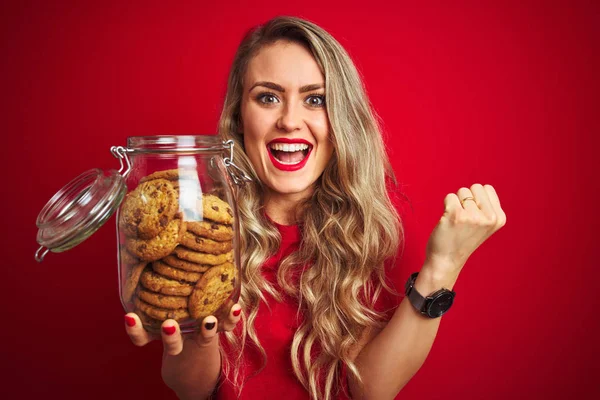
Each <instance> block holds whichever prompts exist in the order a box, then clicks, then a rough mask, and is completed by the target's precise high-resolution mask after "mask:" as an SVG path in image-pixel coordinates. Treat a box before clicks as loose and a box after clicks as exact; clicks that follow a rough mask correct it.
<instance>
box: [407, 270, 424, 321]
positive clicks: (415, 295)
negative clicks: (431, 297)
mask: <svg viewBox="0 0 600 400" xmlns="http://www.w3.org/2000/svg"><path fill="white" fill-rule="evenodd" d="M417 275H419V273H418V272H414V273H413V274H411V276H410V279H409V281H408V282H409V284H408V285H407V296H408V300H409V301H410V303H411V304H412V305H413V307H415V308H416V309H417V311H419V312H420V313H421V314H426V311H425V310H424V309H423V308H424V306H425V300H426V299H425V297H423V296H421V293H419V292H418V291H417V290H416V289H415V287H414V285H415V280H416V279H417Z"/></svg>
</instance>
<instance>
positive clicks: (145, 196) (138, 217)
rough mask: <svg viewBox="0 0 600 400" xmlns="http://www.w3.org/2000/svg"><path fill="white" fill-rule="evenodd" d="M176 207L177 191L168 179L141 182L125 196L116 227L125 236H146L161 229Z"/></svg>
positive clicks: (148, 236) (155, 233) (149, 237)
mask: <svg viewBox="0 0 600 400" xmlns="http://www.w3.org/2000/svg"><path fill="white" fill-rule="evenodd" d="M178 209H179V204H178V202H177V192H176V191H175V189H174V188H173V185H171V183H170V182H169V181H167V180H165V179H157V180H153V181H149V182H144V183H141V184H140V185H139V186H138V187H137V188H135V190H133V191H132V192H131V193H129V194H127V196H126V197H125V200H124V201H123V205H122V206H121V211H120V213H119V227H120V228H121V230H122V231H123V232H124V233H125V235H126V236H128V237H132V238H136V239H146V240H148V239H151V238H153V237H155V236H156V235H158V234H159V233H160V232H161V231H163V230H164V229H165V227H166V226H167V224H168V223H169V222H170V221H171V220H172V219H173V217H174V216H175V213H176V212H177V211H178Z"/></svg>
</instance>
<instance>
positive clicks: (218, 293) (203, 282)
mask: <svg viewBox="0 0 600 400" xmlns="http://www.w3.org/2000/svg"><path fill="white" fill-rule="evenodd" d="M235 280H236V272H235V268H234V266H233V264H232V263H226V264H223V265H219V266H217V267H213V268H211V269H209V270H208V271H207V272H206V273H205V274H204V275H203V276H202V278H200V280H199V281H198V283H197V284H196V287H195V288H194V291H193V292H192V294H191V295H190V298H189V302H188V309H189V311H190V315H191V316H192V318H195V319H202V318H204V317H206V316H208V315H212V314H214V313H215V312H216V311H217V310H219V308H220V307H221V306H222V305H223V303H224V302H225V301H226V300H227V298H228V297H229V296H230V295H231V293H232V292H233V289H234V288H235Z"/></svg>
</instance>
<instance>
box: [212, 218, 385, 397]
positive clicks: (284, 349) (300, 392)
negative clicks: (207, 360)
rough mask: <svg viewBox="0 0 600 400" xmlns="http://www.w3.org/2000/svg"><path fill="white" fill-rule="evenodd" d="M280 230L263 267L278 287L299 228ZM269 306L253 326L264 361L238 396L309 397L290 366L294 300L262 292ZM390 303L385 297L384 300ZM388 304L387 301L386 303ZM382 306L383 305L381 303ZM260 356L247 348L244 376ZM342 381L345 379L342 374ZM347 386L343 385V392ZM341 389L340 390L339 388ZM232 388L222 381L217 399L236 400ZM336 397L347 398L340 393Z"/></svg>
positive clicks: (258, 362) (254, 368)
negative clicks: (274, 249)
mask: <svg viewBox="0 0 600 400" xmlns="http://www.w3.org/2000/svg"><path fill="white" fill-rule="evenodd" d="M275 226H276V227H277V229H278V230H279V232H280V233H281V238H282V240H281V247H280V248H279V251H278V252H277V254H275V255H274V256H273V257H271V258H269V259H268V260H267V262H266V263H265V265H264V266H263V276H264V277H265V278H266V279H267V280H268V281H269V282H271V283H272V284H275V287H277V285H276V283H277V278H276V274H277V268H278V266H279V263H280V262H281V260H283V259H284V258H285V257H286V256H288V255H289V254H291V253H292V252H293V251H295V250H297V249H298V246H299V244H300V239H301V237H300V235H301V234H300V229H299V227H298V226H297V225H293V226H285V225H279V224H275ZM265 296H266V298H267V301H268V305H269V307H267V306H266V305H265V304H261V305H260V307H259V309H258V315H257V317H256V320H255V324H254V326H255V329H256V334H257V335H258V338H259V339H260V342H261V344H262V346H263V348H264V349H265V351H266V353H267V364H266V366H265V368H264V369H263V370H262V371H261V372H260V373H259V374H258V375H255V376H253V377H251V378H250V379H248V380H247V381H246V383H245V385H244V388H243V390H242V393H241V399H262V398H266V399H279V398H282V399H285V400H296V399H302V400H306V399H309V398H310V396H309V394H308V392H307V391H306V390H305V389H304V387H303V386H302V385H301V384H300V382H299V381H298V379H297V378H296V376H295V375H294V372H293V369H292V362H291V359H290V348H291V344H292V339H293V337H294V333H295V332H296V330H297V329H298V327H299V326H300V322H301V321H300V320H297V319H296V317H297V314H298V308H297V303H296V302H295V301H292V300H286V301H282V302H278V301H276V300H275V299H273V298H272V297H271V296H269V295H268V294H265ZM382 297H383V296H382ZM385 301H386V302H389V298H388V300H385ZM388 305H389V304H388ZM382 306H383V305H382ZM261 360H262V358H261V356H260V354H259V353H258V351H257V350H255V349H254V348H253V347H252V346H248V347H246V363H247V365H246V367H245V375H246V376H249V375H251V374H252V372H254V371H257V370H258V369H259V368H260V366H261ZM342 380H343V381H344V382H345V379H344V377H342ZM347 390H348V389H347V388H345V391H347ZM341 392H343V391H341ZM235 393H236V392H235V390H234V388H233V386H232V384H231V382H229V381H225V382H223V383H222V385H221V387H220V388H219V391H218V395H217V398H218V399H219V400H230V399H231V400H234V399H237V396H236V394H235ZM336 399H339V400H342V399H343V400H345V399H348V397H347V396H346V395H345V394H344V393H341V394H340V395H339V396H338V397H336Z"/></svg>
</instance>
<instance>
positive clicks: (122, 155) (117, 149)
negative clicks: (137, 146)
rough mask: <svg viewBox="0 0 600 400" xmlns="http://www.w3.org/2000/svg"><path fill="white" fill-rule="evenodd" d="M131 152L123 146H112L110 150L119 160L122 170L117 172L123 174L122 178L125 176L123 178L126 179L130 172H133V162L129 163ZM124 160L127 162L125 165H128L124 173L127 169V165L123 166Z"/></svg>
mask: <svg viewBox="0 0 600 400" xmlns="http://www.w3.org/2000/svg"><path fill="white" fill-rule="evenodd" d="M129 151H131V150H129V149H127V148H125V147H123V146H112V147H111V148H110V152H111V153H112V155H113V156H114V157H115V158H118V159H119V163H120V164H121V168H119V170H118V171H117V172H118V173H119V174H121V176H123V178H126V177H127V175H128V174H129V172H131V161H129V157H128V156H127V152H129ZM123 160H125V163H126V164H127V169H126V170H125V172H123V170H124V169H125V164H123Z"/></svg>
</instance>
